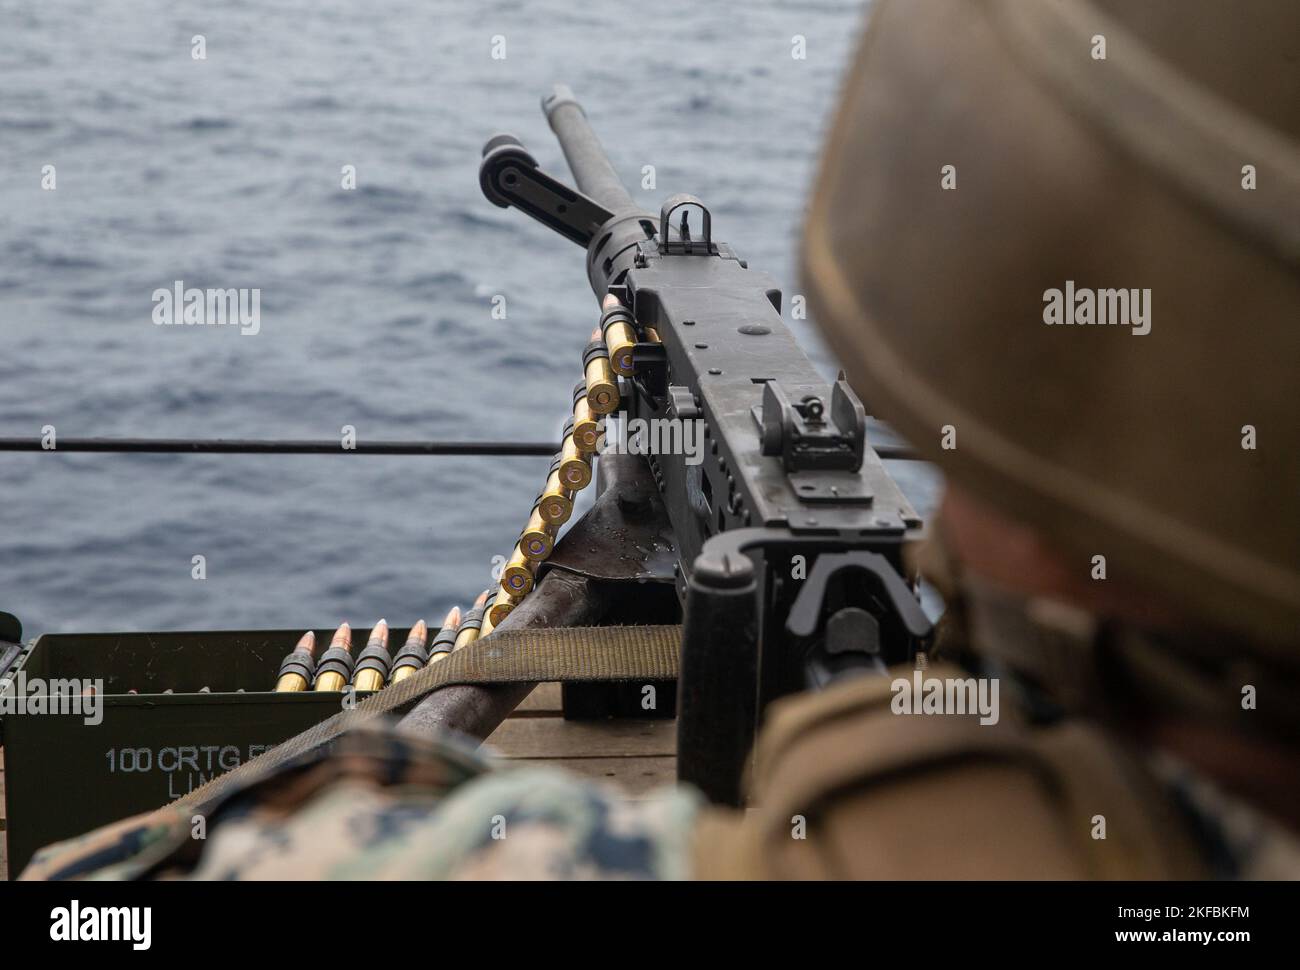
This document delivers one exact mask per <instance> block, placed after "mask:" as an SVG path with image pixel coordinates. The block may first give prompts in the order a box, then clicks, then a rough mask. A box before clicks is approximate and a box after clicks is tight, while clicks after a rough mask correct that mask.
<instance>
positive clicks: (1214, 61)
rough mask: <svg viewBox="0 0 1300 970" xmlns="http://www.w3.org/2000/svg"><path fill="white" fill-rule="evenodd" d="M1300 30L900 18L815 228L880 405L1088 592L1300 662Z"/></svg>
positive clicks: (1035, 13) (1010, 13)
mask: <svg viewBox="0 0 1300 970" xmlns="http://www.w3.org/2000/svg"><path fill="white" fill-rule="evenodd" d="M1298 49H1300V4H1296V3H1294V2H1290V0H1277V2H1271V0H1244V2H1238V3H1233V4H1226V3H1220V2H1218V0H1144V2H1142V3H1128V2H1123V0H1053V2H1050V3H1049V2H1034V3H1025V2H1022V0H878V2H877V3H876V4H875V6H874V8H873V10H872V14H871V19H870V22H869V24H868V29H867V32H866V34H865V37H864V40H863V41H862V44H861V47H860V49H859V50H858V53H857V56H856V60H855V62H854V63H853V65H852V68H851V71H850V73H849V76H848V78H847V82H846V86H845V89H844V92H843V94H842V100H841V103H840V106H839V109H838V113H837V115H836V116H835V118H834V120H833V123H832V128H831V133H830V136H829V142H828V144H827V146H826V150H825V155H824V158H823V162H822V169H821V173H820V178H819V180H818V182H817V186H816V189H815V193H814V198H813V200H812V203H811V206H810V211H809V218H808V222H807V226H806V229H805V236H804V249H803V274H804V282H805V286H806V289H807V292H808V297H809V302H810V306H811V307H812V309H813V311H814V313H815V315H816V318H817V319H818V320H819V322H820V325H821V327H822V329H823V330H824V332H825V334H826V336H827V338H828V340H829V341H830V344H831V346H832V347H833V349H834V350H835V351H836V353H837V354H838V355H839V357H840V358H841V360H842V361H843V363H844V365H845V367H846V369H847V370H848V373H849V375H850V379H851V380H852V382H853V384H854V386H855V388H856V389H857V390H858V392H859V394H860V395H861V396H862V397H863V399H864V401H865V402H866V403H867V405H868V407H869V408H871V409H872V410H873V411H875V412H876V413H879V414H881V415H882V416H884V417H886V418H889V419H890V420H891V421H893V422H894V423H895V424H896V425H897V426H898V428H899V429H900V430H901V431H902V432H903V433H904V434H905V435H906V436H907V437H909V438H910V439H911V440H912V442H913V443H914V445H915V446H916V447H917V448H918V449H919V450H920V451H921V452H922V453H924V454H926V455H927V456H928V457H931V458H933V459H935V460H936V461H938V462H939V464H940V465H941V467H942V469H943V470H944V472H945V473H946V474H947V475H948V476H949V477H950V478H951V480H953V481H954V482H955V483H958V484H960V485H961V486H962V487H963V488H965V489H966V490H967V491H969V492H971V493H973V494H975V495H977V496H979V497H980V498H982V499H983V500H984V501H985V502H988V503H990V504H992V505H993V506H994V507H995V508H998V509H999V510H1001V511H1003V512H1006V513H1010V514H1011V515H1013V516H1014V517H1015V518H1017V519H1019V520H1021V521H1024V522H1027V523H1030V524H1032V525H1034V526H1035V527H1036V528H1038V529H1039V530H1040V531H1041V532H1042V533H1044V534H1045V535H1047V536H1048V537H1049V538H1050V539H1052V540H1054V541H1055V542H1056V544H1057V545H1058V546H1059V547H1060V548H1061V549H1063V550H1065V551H1066V552H1067V553H1068V554H1070V555H1071V556H1074V557H1077V560H1078V561H1079V563H1080V571H1081V575H1082V576H1084V577H1087V576H1089V575H1090V568H1091V564H1092V563H1093V557H1094V556H1098V555H1100V556H1104V557H1106V566H1107V569H1108V572H1107V580H1108V581H1111V582H1127V581H1131V582H1132V583H1134V584H1135V585H1138V587H1139V588H1146V589H1151V590H1154V591H1156V592H1157V593H1159V594H1162V595H1164V596H1165V597H1167V598H1168V599H1169V600H1170V601H1172V602H1174V603H1177V604H1182V605H1183V607H1184V608H1185V609H1186V610H1187V612H1188V615H1191V616H1196V617H1199V618H1201V619H1203V620H1204V621H1206V622H1207V625H1209V626H1210V627H1211V628H1213V629H1227V630H1232V631H1240V632H1242V633H1245V634H1247V635H1248V637H1249V638H1250V639H1251V640H1252V641H1253V642H1256V643H1258V644H1259V645H1260V646H1261V647H1262V649H1263V650H1264V651H1265V652H1266V653H1267V654H1269V655H1272V656H1274V657H1277V658H1279V659H1280V658H1283V657H1287V658H1292V659H1293V658H1294V657H1295V656H1296V647H1297V646H1298V645H1300V406H1298V401H1300V389H1298V388H1300V272H1298V269H1300V71H1298V70H1297V67H1296V60H1297V54H1298V53H1300V50H1298Z"/></svg>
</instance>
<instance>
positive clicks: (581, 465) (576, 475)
mask: <svg viewBox="0 0 1300 970" xmlns="http://www.w3.org/2000/svg"><path fill="white" fill-rule="evenodd" d="M560 481H561V482H563V483H564V486H565V488H568V489H570V490H572V491H574V492H580V491H582V490H583V489H584V488H586V487H587V486H588V485H590V484H591V458H590V457H589V456H588V455H586V454H584V453H583V452H582V451H580V450H579V448H578V443H577V442H576V441H574V440H573V418H569V420H567V421H565V422H564V430H563V431H561V432H560Z"/></svg>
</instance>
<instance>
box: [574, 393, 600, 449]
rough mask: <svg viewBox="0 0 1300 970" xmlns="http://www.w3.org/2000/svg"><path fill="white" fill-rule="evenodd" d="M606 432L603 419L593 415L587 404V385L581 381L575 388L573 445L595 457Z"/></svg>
mask: <svg viewBox="0 0 1300 970" xmlns="http://www.w3.org/2000/svg"><path fill="white" fill-rule="evenodd" d="M603 430H604V428H603V426H602V423H601V419H600V418H599V417H598V416H597V415H595V414H593V413H592V411H591V405H590V404H588V403H587V385H586V383H585V382H582V381H579V382H578V383H577V384H575V385H574V387H573V443H574V444H575V445H577V446H578V450H579V451H581V452H584V453H586V454H588V455H594V454H595V453H596V451H597V450H598V449H599V448H600V435H601V432H602V431H603Z"/></svg>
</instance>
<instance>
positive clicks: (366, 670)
mask: <svg viewBox="0 0 1300 970" xmlns="http://www.w3.org/2000/svg"><path fill="white" fill-rule="evenodd" d="M392 666H393V658H392V657H391V656H390V655H389V653H388V621H387V620H380V621H379V622H378V623H376V624H375V628H374V629H373V630H371V631H370V639H368V640H367V641H366V648H365V649H364V650H362V651H361V653H360V655H359V656H358V657H357V673H356V676H355V677H354V678H353V680H352V686H353V687H355V688H356V689H357V690H379V689H380V688H381V687H383V686H384V683H385V682H386V681H387V680H388V672H389V670H390V669H391V668H392Z"/></svg>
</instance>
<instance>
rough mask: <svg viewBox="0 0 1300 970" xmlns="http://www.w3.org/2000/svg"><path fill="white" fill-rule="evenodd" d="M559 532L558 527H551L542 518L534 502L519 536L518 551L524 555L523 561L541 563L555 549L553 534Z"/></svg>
mask: <svg viewBox="0 0 1300 970" xmlns="http://www.w3.org/2000/svg"><path fill="white" fill-rule="evenodd" d="M559 530H560V527H559V526H558V525H552V524H551V523H550V522H547V521H546V520H545V519H543V518H542V513H541V511H540V510H539V509H538V507H537V502H534V503H533V510H532V512H530V513H529V514H528V524H527V525H525V526H524V531H523V532H521V533H520V534H519V551H520V552H522V553H523V554H524V558H525V559H531V560H532V561H533V562H541V561H542V560H543V559H545V558H546V557H547V556H549V555H550V554H551V550H552V549H554V548H555V534H556V533H557V532H559Z"/></svg>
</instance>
